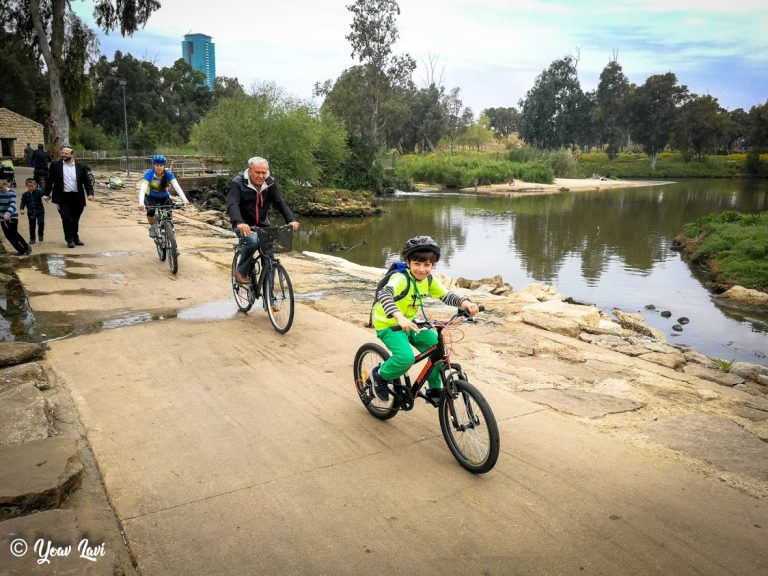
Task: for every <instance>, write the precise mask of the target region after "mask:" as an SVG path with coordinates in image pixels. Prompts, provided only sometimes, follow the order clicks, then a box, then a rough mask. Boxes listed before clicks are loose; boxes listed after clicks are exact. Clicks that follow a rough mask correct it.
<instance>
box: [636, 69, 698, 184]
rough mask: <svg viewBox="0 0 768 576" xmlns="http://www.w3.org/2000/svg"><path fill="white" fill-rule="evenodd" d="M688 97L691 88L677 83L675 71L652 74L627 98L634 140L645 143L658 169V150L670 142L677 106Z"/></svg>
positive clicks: (642, 144)
mask: <svg viewBox="0 0 768 576" xmlns="http://www.w3.org/2000/svg"><path fill="white" fill-rule="evenodd" d="M687 97H688V87H687V86H684V85H680V84H678V83H677V76H675V74H674V73H672V72H667V73H666V74H657V75H654V76H649V77H648V78H647V79H646V81H645V83H644V84H643V85H642V86H638V87H637V88H636V89H635V90H634V91H633V92H631V95H630V97H629V99H628V106H627V110H628V112H629V114H628V116H629V120H630V130H631V134H632V140H633V141H634V142H637V143H638V144H640V146H642V148H643V150H644V151H645V153H646V154H648V156H649V157H650V159H651V170H655V169H656V160H657V158H658V155H659V152H661V151H662V150H664V148H665V147H666V146H667V144H668V143H669V140H670V138H671V136H672V130H673V128H674V126H675V120H676V118H677V112H678V107H679V106H681V105H682V104H683V103H684V102H685V100H686V98H687Z"/></svg>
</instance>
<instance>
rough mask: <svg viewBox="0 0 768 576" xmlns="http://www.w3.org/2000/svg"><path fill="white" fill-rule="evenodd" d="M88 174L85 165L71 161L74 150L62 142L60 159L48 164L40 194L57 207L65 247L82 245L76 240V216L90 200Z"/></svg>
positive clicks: (77, 217) (77, 226) (91, 187)
mask: <svg viewBox="0 0 768 576" xmlns="http://www.w3.org/2000/svg"><path fill="white" fill-rule="evenodd" d="M89 173H90V170H89V169H88V166H86V165H85V164H76V163H75V151H74V150H72V147H71V146H69V145H66V144H65V145H64V146H62V147H61V160H57V161H56V162H54V163H53V164H51V169H50V173H49V175H48V180H47V181H46V183H45V193H44V195H45V197H46V198H50V200H51V201H52V202H53V203H54V204H56V207H57V208H58V210H59V216H61V225H62V227H63V228H64V240H65V242H66V243H67V248H74V247H75V246H83V245H84V244H85V243H84V242H83V241H82V240H81V239H80V216H82V214H83V210H85V205H86V200H87V199H88V198H90V199H92V200H93V199H94V197H93V186H91V180H90V178H89V177H88V175H89Z"/></svg>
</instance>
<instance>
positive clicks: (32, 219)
mask: <svg viewBox="0 0 768 576" xmlns="http://www.w3.org/2000/svg"><path fill="white" fill-rule="evenodd" d="M27 217H28V218H29V239H30V240H34V239H35V238H36V236H35V228H37V236H38V237H40V239H41V240H42V238H43V234H44V233H45V214H44V213H43V214H38V215H36V216H29V215H28V216H27ZM35 225H37V226H35Z"/></svg>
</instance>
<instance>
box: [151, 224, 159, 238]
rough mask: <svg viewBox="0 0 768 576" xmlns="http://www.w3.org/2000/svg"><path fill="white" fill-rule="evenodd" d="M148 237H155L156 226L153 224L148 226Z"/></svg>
mask: <svg viewBox="0 0 768 576" xmlns="http://www.w3.org/2000/svg"><path fill="white" fill-rule="evenodd" d="M149 237H150V238H157V228H156V227H155V225H154V224H152V226H150V227H149Z"/></svg>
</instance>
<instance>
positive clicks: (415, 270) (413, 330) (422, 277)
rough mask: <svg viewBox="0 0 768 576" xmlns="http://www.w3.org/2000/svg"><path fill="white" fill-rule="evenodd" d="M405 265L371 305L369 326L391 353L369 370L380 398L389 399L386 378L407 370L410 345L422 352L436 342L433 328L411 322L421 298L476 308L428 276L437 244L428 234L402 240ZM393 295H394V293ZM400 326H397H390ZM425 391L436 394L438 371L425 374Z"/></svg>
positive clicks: (437, 252)
mask: <svg viewBox="0 0 768 576" xmlns="http://www.w3.org/2000/svg"><path fill="white" fill-rule="evenodd" d="M402 256H403V260H404V261H405V262H406V264H407V266H408V269H407V270H405V272H395V273H394V274H392V276H390V278H389V281H388V282H387V283H386V284H385V285H384V287H383V288H381V290H379V292H378V293H377V294H376V300H377V303H376V305H375V306H374V308H373V327H374V328H375V329H376V336H378V337H379V339H380V340H381V341H382V342H383V343H384V345H385V346H386V347H387V348H388V349H389V351H390V352H391V353H392V356H391V357H390V358H389V359H388V360H386V361H385V362H383V363H382V364H381V366H379V367H378V368H374V369H373V371H372V376H373V391H374V392H375V393H376V396H377V397H378V398H379V400H381V401H382V402H386V401H387V400H388V399H389V390H388V388H387V381H390V380H396V379H398V378H400V376H402V375H403V374H405V373H406V372H408V370H409V369H410V367H411V366H413V362H414V360H415V355H414V353H413V348H411V346H412V345H413V346H415V347H416V348H417V349H418V350H419V352H423V351H424V350H427V349H428V348H431V347H432V346H434V345H435V344H437V334H436V333H435V331H434V330H420V329H419V327H418V326H416V324H414V323H413V322H411V320H413V319H414V318H415V317H416V315H417V314H418V313H419V310H421V312H422V314H424V305H423V302H422V300H423V298H424V297H425V296H430V297H432V298H439V299H440V300H441V301H442V302H444V303H446V304H447V305H448V306H456V307H459V308H464V309H465V310H466V311H467V312H469V313H470V314H471V315H472V316H474V315H475V314H477V313H478V312H479V311H480V309H479V308H478V306H477V304H475V303H474V302H472V301H470V300H469V298H467V297H465V296H459V295H458V294H455V293H453V292H449V291H448V290H446V288H445V287H444V286H443V285H442V284H440V282H439V281H438V280H437V279H436V278H433V277H432V268H433V267H434V266H435V264H436V263H437V261H438V260H439V259H440V247H439V246H438V245H437V243H436V242H435V241H434V240H432V238H430V237H429V236H416V237H415V238H411V239H410V240H408V242H406V243H405V246H404V247H403V252H402ZM395 295H397V296H395ZM398 326H399V327H400V328H401V329H400V330H393V328H396V327H398ZM428 382H429V388H428V389H427V392H426V395H427V397H428V398H433V397H435V396H436V395H437V394H439V390H440V386H441V382H440V374H439V373H438V372H437V370H433V371H432V373H431V374H430V375H429V381H428Z"/></svg>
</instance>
